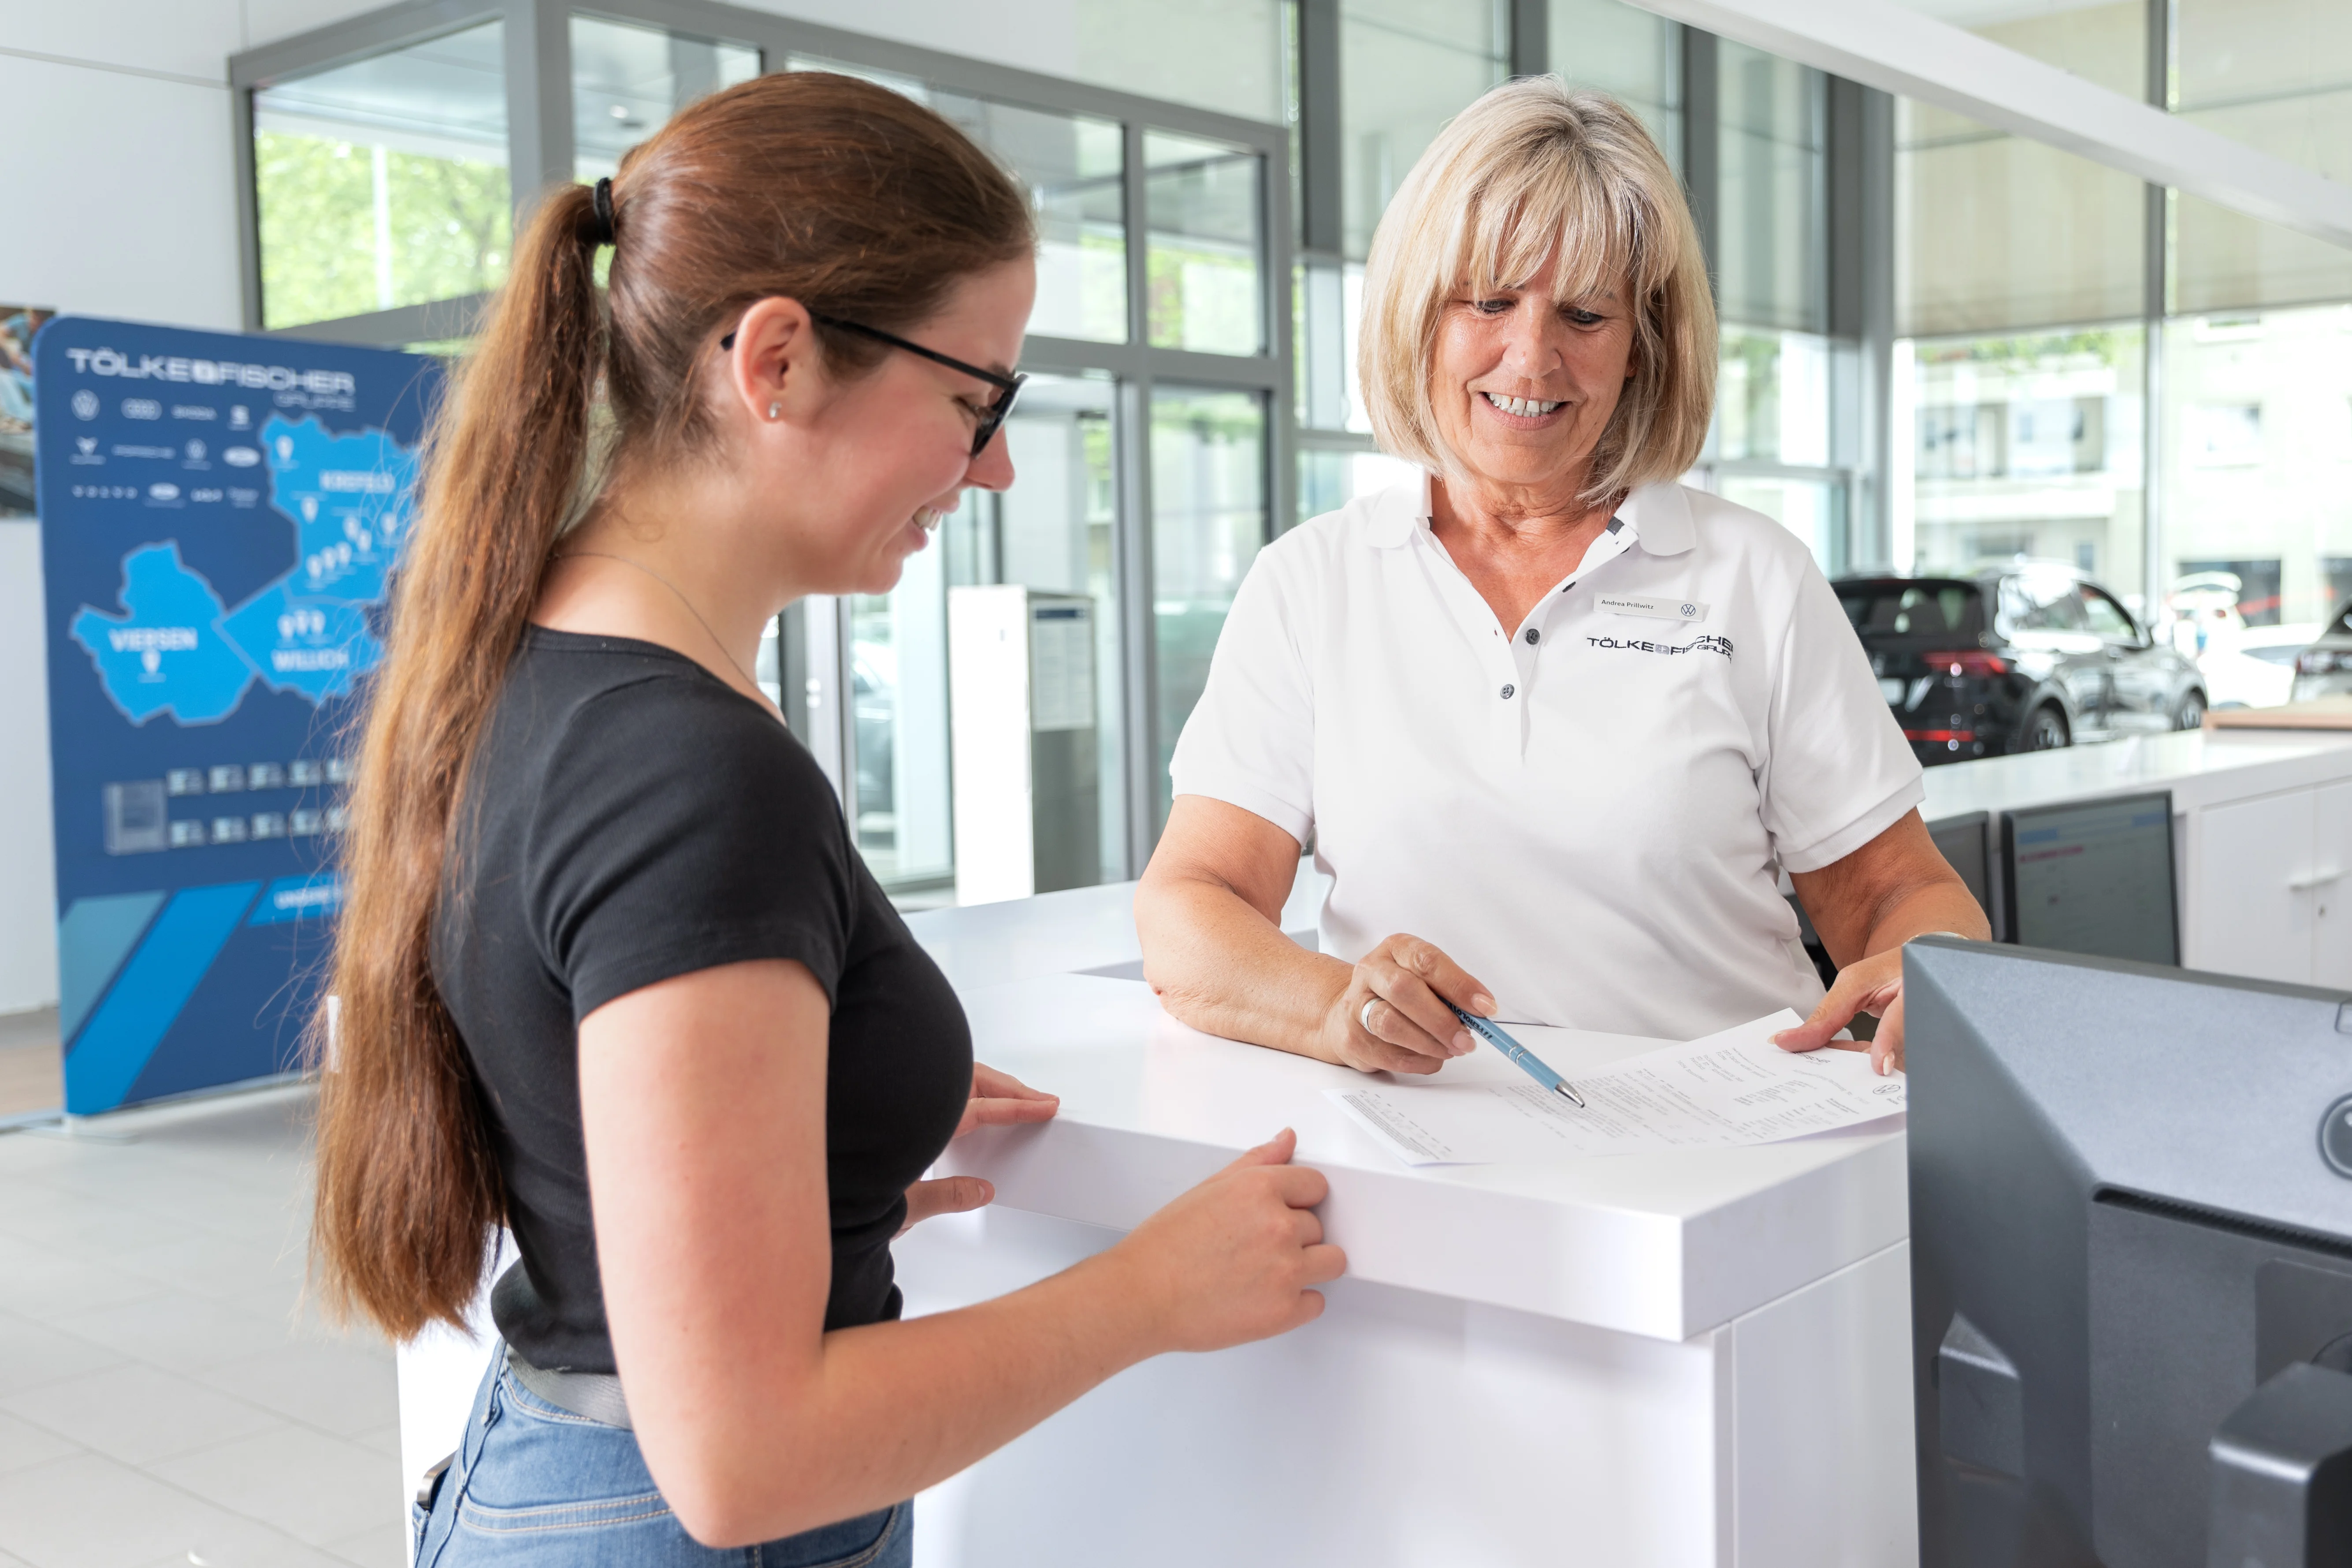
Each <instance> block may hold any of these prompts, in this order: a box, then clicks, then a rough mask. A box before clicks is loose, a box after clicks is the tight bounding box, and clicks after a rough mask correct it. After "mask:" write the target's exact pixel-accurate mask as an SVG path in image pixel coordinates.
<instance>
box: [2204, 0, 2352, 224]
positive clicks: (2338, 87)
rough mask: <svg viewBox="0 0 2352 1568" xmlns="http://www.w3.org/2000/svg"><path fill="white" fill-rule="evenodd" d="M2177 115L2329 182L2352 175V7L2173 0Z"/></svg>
mask: <svg viewBox="0 0 2352 1568" xmlns="http://www.w3.org/2000/svg"><path fill="white" fill-rule="evenodd" d="M2172 16H2173V20H2172V26H2173V30H2174V31H2173V37H2174V41H2175V55H2174V59H2175V74H2174V78H2173V80H2174V93H2173V103H2172V107H2173V108H2174V109H2175V110H2179V112H2180V113H2182V114H2186V115H2188V116H2189V117H2190V118H2191V119H2194V120H2197V121H2200V122H2202V123H2208V124H2210V125H2212V126H2213V128H2214V129H2215V130H2217V131H2221V132H2223V133H2224V134H2227V135H2232V136H2238V137H2240V138H2241V139H2242V140H2243V141H2246V142H2251V143H2252V144H2253V145H2255V146H2258V147H2260V148H2261V149H2262V150H2263V152H2265V153H2271V154H2272V155H2273V156H2275V157H2280V158H2284V159H2287V160H2289V161H2290V162H2293V163H2301V164H2303V165H2304V166H2305V167H2306V168H2310V169H2315V170H2317V171H2318V172H2319V173H2320V174H2326V175H2327V176H2328V177H2330V178H2331V179H2338V180H2340V179H2344V178H2346V177H2347V175H2352V149H2347V146H2346V145H2345V135H2346V132H2345V127H2346V125H2347V121H2352V8H2347V7H2346V6H2344V5H2336V4H2331V3H2315V0H2173V12H2172Z"/></svg>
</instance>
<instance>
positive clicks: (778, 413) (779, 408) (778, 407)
mask: <svg viewBox="0 0 2352 1568" xmlns="http://www.w3.org/2000/svg"><path fill="white" fill-rule="evenodd" d="M783 416H784V405H782V404H781V403H771V404H769V405H768V417H769V418H771V419H782V417H783Z"/></svg>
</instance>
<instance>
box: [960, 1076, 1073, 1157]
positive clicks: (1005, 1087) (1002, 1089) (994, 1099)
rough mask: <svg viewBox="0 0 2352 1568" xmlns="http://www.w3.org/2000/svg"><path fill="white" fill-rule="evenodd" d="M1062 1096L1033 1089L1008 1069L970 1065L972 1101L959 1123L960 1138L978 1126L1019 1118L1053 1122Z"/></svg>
mask: <svg viewBox="0 0 2352 1568" xmlns="http://www.w3.org/2000/svg"><path fill="white" fill-rule="evenodd" d="M1061 1109H1062V1097H1061V1096H1060V1095H1058V1094H1047V1093H1046V1092H1045V1090H1044V1089H1031V1088H1030V1087H1029V1086H1028V1085H1027V1084H1025V1083H1023V1082H1022V1081H1021V1080H1020V1079H1017V1078H1014V1077H1013V1075H1012V1074H1011V1073H1009V1072H999V1071H997V1070H996V1069H995V1068H992V1067H990V1066H988V1065H987V1064H986V1063H984V1062H974V1063H972V1064H971V1102H970V1103H969V1104H967V1105H966V1106H965V1107H964V1108H963V1120H962V1121H959V1122H957V1123H956V1130H955V1135H956V1136H957V1137H959V1138H961V1137H962V1136H963V1135H964V1134H965V1133H967V1132H969V1131H971V1130H972V1129H973V1128H975V1127H1007V1126H1011V1125H1012V1124H1013V1123H1014V1122H1018V1121H1052V1120H1053V1119H1054V1113H1055V1111H1057V1110H1061Z"/></svg>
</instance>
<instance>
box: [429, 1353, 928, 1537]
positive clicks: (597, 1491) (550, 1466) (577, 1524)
mask: <svg viewBox="0 0 2352 1568" xmlns="http://www.w3.org/2000/svg"><path fill="white" fill-rule="evenodd" d="M914 1513H915V1508H914V1504H913V1503H911V1502H902V1503H900V1504H898V1506H897V1507H896V1508H887V1509H884V1510H882V1511H881V1512H879V1513H869V1514H864V1515H861V1516H859V1517H858V1518H856V1519H845V1520H843V1521H841V1522H840V1523H838V1524H828V1525H824V1526H823V1527H821V1528H819V1529H816V1530H811V1531H803V1533H801V1534H799V1535H795V1536H793V1537H792V1538H791V1539H790V1540H788V1541H772V1542H768V1543H767V1544H766V1545H764V1546H738V1547H730V1548H728V1549H725V1550H720V1549H719V1548H717V1547H710V1546H705V1545H702V1544H701V1543H700V1542H697V1541H696V1540H695V1539H694V1538H693V1537H692V1536H690V1535H688V1534H687V1532H686V1531H685V1529H684V1527H682V1526H681V1525H680V1524H679V1523H678V1522H677V1515H675V1514H673V1513H671V1512H670V1510H669V1504H668V1503H667V1502H665V1501H663V1500H662V1495H661V1491H660V1489H658V1488H656V1486H655V1485H654V1479H653V1477H652V1475H651V1474H650V1473H648V1472H647V1470H646V1461H645V1458H644V1456H642V1455H641V1454H639V1453H638V1452H637V1438H636V1434H635V1433H634V1432H629V1431H625V1430H624V1429H623V1428H621V1427H618V1426H605V1425H604V1423H603V1422H601V1421H591V1420H589V1419H587V1418H586V1417H585V1416H581V1415H572V1413H571V1412H569V1411H565V1410H558V1409H557V1408H556V1407H555V1406H553V1405H550V1404H548V1403H547V1402H546V1401H545V1400H543V1399H541V1398H540V1397H539V1396H538V1395H536V1394H532V1393H531V1392H530V1390H529V1389H527V1388H525V1387H523V1386H522V1385H521V1384H519V1383H517V1382H516V1381H515V1378H514V1374H513V1373H511V1372H509V1370H508V1369H507V1352H506V1347H505V1346H504V1345H500V1346H499V1349H498V1351H497V1352H496V1353H495V1354H493V1355H492V1356H491V1357H490V1369H489V1371H488V1373H486V1374H485V1375H484V1376H483V1378H482V1388H481V1392H480V1393H479V1394H476V1395H475V1396H474V1413H473V1415H470V1416H468V1417H467V1421H466V1436H465V1441H464V1443H463V1444H462V1445H461V1446H460V1447H459V1448H458V1450H457V1454H456V1455H455V1456H453V1457H452V1458H451V1459H450V1462H449V1468H447V1469H446V1470H444V1471H442V1472H441V1475H440V1476H439V1478H438V1479H437V1480H436V1482H435V1483H434V1487H433V1489H432V1491H431V1493H430V1502H429V1503H428V1504H425V1505H423V1506H419V1507H418V1508H416V1509H415V1510H412V1523H413V1524H414V1525H415V1532H416V1564H417V1568H475V1565H476V1564H485V1565H497V1568H508V1565H520V1564H527V1563H562V1564H564V1565H565V1568H718V1565H719V1564H721V1563H729V1564H735V1565H737V1568H911V1564H912V1563H914V1560H915V1520H914Z"/></svg>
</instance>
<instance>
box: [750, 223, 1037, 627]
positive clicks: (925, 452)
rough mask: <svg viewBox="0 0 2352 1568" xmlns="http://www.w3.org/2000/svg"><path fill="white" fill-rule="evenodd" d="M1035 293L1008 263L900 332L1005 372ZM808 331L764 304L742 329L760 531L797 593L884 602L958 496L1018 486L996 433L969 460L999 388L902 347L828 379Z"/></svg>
mask: <svg viewBox="0 0 2352 1568" xmlns="http://www.w3.org/2000/svg"><path fill="white" fill-rule="evenodd" d="M1036 289H1037V272H1036V266H1035V264H1034V262H1032V261H1031V260H1029V259H1028V258H1025V257H1024V258H1021V259H1019V260H1015V261H1010V262H1006V263H1004V264H1003V265H1002V266H999V267H992V268H989V269H987V270H986V271H984V272H978V273H974V274H972V275H971V276H970V277H967V278H965V279H962V280H961V282H959V283H957V284H956V285H955V287H954V288H953V289H950V292H949V294H948V297H947V300H946V301H945V302H944V303H943V304H942V306H941V307H940V310H938V311H937V312H935V313H934V314H933V315H932V316H931V317H930V318H929V320H927V321H922V322H919V323H918V324H916V325H914V326H910V327H908V328H906V329H904V330H903V331H900V332H898V336H900V337H903V338H906V339H907V340H908V342H917V343H920V344H921V345H922V346H923V347H925V348H927V349H931V350H934V351H936V352H937V353H942V354H945V355H947V356H949V357H950V358H951V359H958V360H961V361H963V362H964V363H967V364H972V365H978V366H981V367H982V368H985V369H988V370H992V371H995V372H998V373H999V374H1010V373H1011V371H1012V367H1013V363H1014V362H1015V361H1017V360H1018V359H1019V358H1020V355H1021V339H1022V335H1023V333H1024V331H1025V330H1026V328H1027V325H1028V321H1029V309H1030V305H1031V303H1032V302H1033V300H1034V298H1035V295H1036ZM810 331H811V329H810V328H809V326H808V318H807V314H806V312H805V310H803V309H802V308H801V307H800V306H799V305H798V304H796V303H795V302H793V301H792V300H761V302H760V303H759V304H757V305H754V306H753V307H751V310H749V311H747V312H746V313H745V315H744V316H743V318H742V324H741V326H740V328H739V329H738V340H739V346H738V348H737V350H736V354H737V356H738V359H739V362H740V367H739V368H738V369H737V370H736V371H735V373H734V374H735V375H736V377H737V399H736V401H737V404H738V406H739V407H740V408H741V409H742V410H743V414H742V416H740V417H741V418H742V419H743V423H744V425H745V426H748V428H747V429H746V430H745V445H746V447H747V451H746V454H745V455H746V458H748V461H747V463H746V465H745V467H746V468H747V469H748V470H750V472H749V473H748V474H747V476H746V477H747V478H748V479H750V480H751V485H752V487H753V493H754V494H758V495H761V496H762V497H763V498H764V504H763V507H762V510H763V511H764V512H765V513H766V515H767V519H768V521H767V522H766V523H765V524H764V525H763V526H762V528H761V532H762V533H763V534H764V535H765V536H766V538H767V540H769V541H771V542H772V543H773V547H774V548H775V549H776V550H777V551H778V552H779V553H780V554H781V555H782V556H783V557H785V558H786V559H785V561H784V563H783V570H782V576H783V578H784V579H785V580H787V581H789V582H791V583H792V584H793V585H794V586H795V588H796V589H797V590H798V591H799V592H803V593H823V594H887V593H888V592H889V591H890V589H891V588H892V587H893V586H895V585H896V584H897V583H898V576H899V574H900V572H901V571H902V570H903V569H904V567H905V565H906V561H907V557H908V556H909V555H912V554H913V553H915V552H917V551H919V550H920V549H922V548H923V546H924V544H925V543H926V542H928V541H929V537H930V534H931V532H932V531H934V530H935V529H937V528H938V526H939V523H940V519H941V518H943V517H945V516H946V515H947V514H948V513H950V512H951V511H954V510H956V508H957V507H958V506H960V505H961V503H962V499H963V492H964V491H965V490H966V489H990V490H1001V489H1005V488H1006V487H1007V486H1009V485H1011V484H1012V483H1013V459H1012V458H1011V457H1010V456H1009V455H1008V454H1007V453H1006V451H1005V440H1004V436H1003V432H1002V430H1001V429H1000V431H999V433H998V434H997V435H996V436H995V437H993V438H992V439H991V440H990V442H989V444H988V446H987V447H985V448H983V449H982V451H981V453H980V455H979V456H978V457H974V456H973V455H972V451H971V442H972V436H973V433H974V431H975V430H977V429H978V428H979V426H980V423H981V421H982V416H983V415H984V414H985V411H986V410H987V408H988V406H989V405H990V404H992V402H994V401H995V399H996V398H997V396H998V395H999V389H998V388H997V387H995V386H993V385H992V384H989V383H988V382H985V381H982V380H981V379H980V378H979V377H977V376H972V375H966V374H963V373H962V372H961V371H956V370H951V369H950V368H949V367H948V366H946V365H943V364H939V363H935V362H933V361H931V360H928V359H925V358H924V357H923V356H921V355H920V354H914V353H908V352H907V351H905V350H904V349H897V348H892V349H886V350H885V351H884V352H883V355H882V358H881V360H880V362H879V363H877V364H876V365H875V366H874V368H873V369H872V370H870V371H867V372H865V373H863V374H849V375H846V376H842V377H835V375H833V374H829V373H828V371H827V370H826V368H825V366H824V359H823V355H822V353H818V354H815V355H814V356H813V355H812V354H811V353H810V352H809V345H810V337H809V333H810ZM770 410H773V413H772V414H771V413H770V412H769V411H770Z"/></svg>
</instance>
